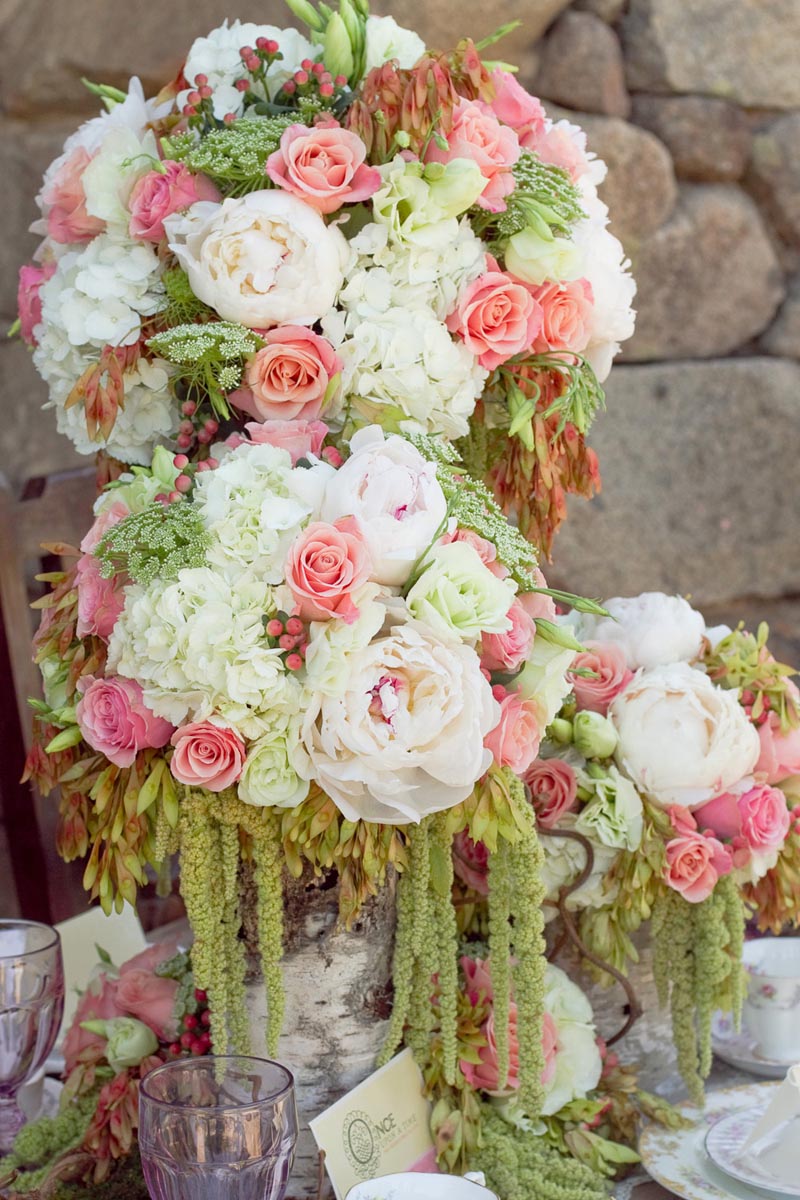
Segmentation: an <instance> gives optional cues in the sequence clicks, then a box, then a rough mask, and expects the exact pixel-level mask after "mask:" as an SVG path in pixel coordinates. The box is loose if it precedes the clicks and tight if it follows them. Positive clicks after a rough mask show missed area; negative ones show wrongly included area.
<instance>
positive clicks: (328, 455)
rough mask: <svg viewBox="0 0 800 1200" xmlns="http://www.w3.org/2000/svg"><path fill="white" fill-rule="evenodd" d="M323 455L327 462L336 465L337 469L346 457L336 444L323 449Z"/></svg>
mask: <svg viewBox="0 0 800 1200" xmlns="http://www.w3.org/2000/svg"><path fill="white" fill-rule="evenodd" d="M322 457H323V459H324V460H325V462H326V463H328V464H329V465H330V466H332V467H336V468H337V470H338V468H339V467H340V466H341V465H342V463H343V462H344V459H343V458H342V456H341V454H340V453H339V451H338V450H337V449H336V447H335V446H326V447H325V449H324V450H323V451H322Z"/></svg>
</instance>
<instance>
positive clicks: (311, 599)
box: [286, 517, 372, 625]
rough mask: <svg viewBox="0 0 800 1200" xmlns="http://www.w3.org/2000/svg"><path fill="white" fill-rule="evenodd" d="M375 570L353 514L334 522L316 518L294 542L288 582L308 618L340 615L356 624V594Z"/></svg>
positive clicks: (302, 611) (289, 561) (287, 576)
mask: <svg viewBox="0 0 800 1200" xmlns="http://www.w3.org/2000/svg"><path fill="white" fill-rule="evenodd" d="M371 572H372V558H371V556H370V553H369V548H368V547H367V543H366V542H365V541H364V537H363V535H362V533H361V530H360V528H359V525H358V522H357V521H356V520H355V518H353V517H341V518H340V519H339V520H338V521H336V522H335V523H334V524H333V525H329V524H328V523H327V522H326V521H314V522H313V523H312V524H311V525H309V526H308V527H307V528H306V529H304V530H303V532H302V533H301V534H300V535H299V537H297V538H296V539H295V541H294V542H293V543H292V545H291V547H290V549H289V555H288V557H287V560H286V582H287V584H288V585H289V588H290V589H291V592H292V595H293V596H294V598H295V600H296V602H297V607H298V611H299V614H300V616H301V617H302V618H303V619H304V620H306V621H327V620H328V619H329V618H330V617H338V618H339V619H340V620H342V621H345V622H346V623H347V624H348V625H350V624H352V622H353V621H355V620H356V619H357V617H358V608H357V607H356V605H355V604H354V602H353V593H354V592H356V591H357V590H358V589H359V588H360V587H362V586H363V585H364V584H365V583H366V582H367V580H368V579H369V577H370V574H371Z"/></svg>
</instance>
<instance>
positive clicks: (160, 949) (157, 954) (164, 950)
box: [119, 941, 180, 975]
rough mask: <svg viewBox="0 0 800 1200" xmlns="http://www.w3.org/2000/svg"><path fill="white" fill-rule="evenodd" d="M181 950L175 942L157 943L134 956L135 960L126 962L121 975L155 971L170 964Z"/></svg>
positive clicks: (131, 959) (121, 969) (121, 968)
mask: <svg viewBox="0 0 800 1200" xmlns="http://www.w3.org/2000/svg"><path fill="white" fill-rule="evenodd" d="M179 950H180V946H179V944H178V943H177V942H175V941H171V942H155V943H154V944H153V945H152V946H148V947H147V949H146V950H142V952H141V953H140V954H134V956H133V958H129V959H128V961H127V962H124V963H123V964H122V966H121V967H120V969H119V973H120V975H125V974H127V972H128V971H155V969H156V967H160V966H161V964H162V963H165V962H169V960H170V959H171V958H174V957H175V955H176V954H177V953H178V951H179Z"/></svg>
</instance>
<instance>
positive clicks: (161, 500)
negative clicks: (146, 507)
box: [155, 492, 168, 504]
mask: <svg viewBox="0 0 800 1200" xmlns="http://www.w3.org/2000/svg"><path fill="white" fill-rule="evenodd" d="M155 500H156V504H167V503H168V501H167V493H166V492H159V493H158V495H157V496H156V498H155Z"/></svg>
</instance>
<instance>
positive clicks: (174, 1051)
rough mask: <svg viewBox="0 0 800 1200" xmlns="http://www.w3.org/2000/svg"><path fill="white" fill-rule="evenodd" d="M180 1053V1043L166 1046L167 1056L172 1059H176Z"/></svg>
mask: <svg viewBox="0 0 800 1200" xmlns="http://www.w3.org/2000/svg"><path fill="white" fill-rule="evenodd" d="M180 1052H181V1044H180V1042H172V1044H171V1045H170V1046H168V1048H167V1054H171V1055H172V1057H173V1058H177V1057H178V1055H179V1054H180Z"/></svg>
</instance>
